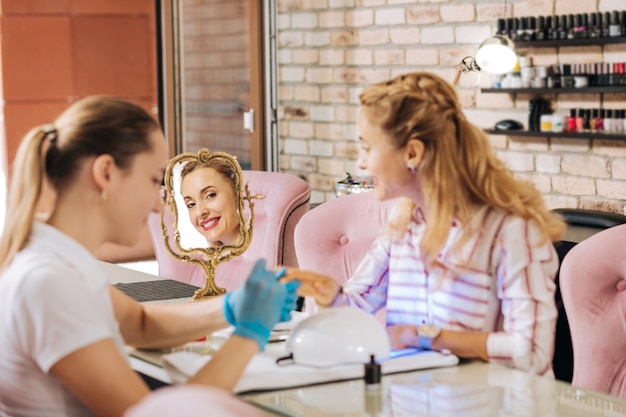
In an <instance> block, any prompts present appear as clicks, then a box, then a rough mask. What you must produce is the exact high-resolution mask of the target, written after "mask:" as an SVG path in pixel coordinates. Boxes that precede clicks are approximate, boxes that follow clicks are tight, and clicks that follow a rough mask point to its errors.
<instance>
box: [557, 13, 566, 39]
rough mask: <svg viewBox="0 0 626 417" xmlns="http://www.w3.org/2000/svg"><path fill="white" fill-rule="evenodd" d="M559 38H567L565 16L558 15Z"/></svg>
mask: <svg viewBox="0 0 626 417" xmlns="http://www.w3.org/2000/svg"><path fill="white" fill-rule="evenodd" d="M559 39H567V16H566V15H564V14H562V15H560V16H559Z"/></svg>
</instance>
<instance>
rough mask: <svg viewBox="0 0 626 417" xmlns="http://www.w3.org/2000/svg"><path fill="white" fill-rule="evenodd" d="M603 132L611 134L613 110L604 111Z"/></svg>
mask: <svg viewBox="0 0 626 417" xmlns="http://www.w3.org/2000/svg"><path fill="white" fill-rule="evenodd" d="M604 131H605V132H606V133H613V110H611V109H606V113H605V116H604Z"/></svg>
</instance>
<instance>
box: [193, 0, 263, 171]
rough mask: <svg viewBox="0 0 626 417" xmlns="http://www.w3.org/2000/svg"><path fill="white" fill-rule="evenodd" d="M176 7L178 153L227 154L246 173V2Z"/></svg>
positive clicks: (247, 86)
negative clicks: (181, 125)
mask: <svg viewBox="0 0 626 417" xmlns="http://www.w3.org/2000/svg"><path fill="white" fill-rule="evenodd" d="M181 7H182V11H181V15H182V19H183V22H182V25H183V34H182V35H183V43H184V59H183V71H184V83H185V85H184V97H185V103H184V105H185V107H184V111H185V132H184V139H185V140H184V151H186V152H196V151H197V150H198V149H200V148H202V147H208V148H209V149H211V150H219V151H222V152H228V153H231V154H233V155H237V157H238V158H239V161H240V162H241V163H242V165H244V167H247V165H249V164H250V162H249V161H250V158H251V156H250V144H249V140H248V139H247V138H248V136H249V135H248V134H247V132H246V131H244V130H243V129H242V119H243V111H244V110H248V108H249V106H250V102H249V101H250V100H249V91H250V89H249V83H250V71H249V65H250V62H249V56H250V54H249V48H250V42H249V31H248V27H247V25H248V22H249V17H248V14H249V11H248V0H230V1H228V2H225V1H219V2H217V1H213V2H206V1H187V2H183V3H182V6H181ZM246 164H247V165H246Z"/></svg>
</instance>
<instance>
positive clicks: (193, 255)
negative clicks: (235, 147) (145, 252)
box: [161, 148, 260, 299]
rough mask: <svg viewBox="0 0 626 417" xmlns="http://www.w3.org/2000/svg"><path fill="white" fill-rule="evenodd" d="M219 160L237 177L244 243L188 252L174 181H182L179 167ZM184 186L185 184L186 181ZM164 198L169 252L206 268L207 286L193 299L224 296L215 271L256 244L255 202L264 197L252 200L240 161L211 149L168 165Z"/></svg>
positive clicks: (181, 156) (162, 225)
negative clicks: (169, 218)
mask: <svg viewBox="0 0 626 417" xmlns="http://www.w3.org/2000/svg"><path fill="white" fill-rule="evenodd" d="M215 158H221V159H225V160H227V161H228V162H229V163H230V164H231V165H232V166H233V174H234V176H235V178H234V180H235V195H236V198H237V204H236V207H237V217H238V218H239V237H240V239H239V240H240V243H239V244H237V245H209V246H208V247H206V248H189V249H187V248H184V247H183V246H182V245H181V243H180V240H181V236H180V230H179V227H178V219H179V213H178V205H177V204H176V188H175V187H174V180H175V179H176V178H180V176H176V175H175V173H174V170H175V168H176V166H177V165H178V164H184V163H186V162H191V161H195V162H197V163H198V164H200V165H206V164H207V163H208V162H209V161H211V160H212V159H215ZM180 179H181V182H182V178H180ZM164 187H165V188H164V194H163V211H162V212H161V229H162V232H163V239H164V241H165V247H166V249H167V251H168V252H169V253H170V255H172V256H173V257H174V258H175V259H177V260H178V261H181V262H187V263H191V264H196V265H199V266H201V267H202V269H203V270H204V274H205V284H204V286H203V287H202V288H200V289H198V290H196V292H195V293H194V295H193V299H198V298H203V297H210V296H215V295H220V294H224V293H225V292H226V290H225V289H224V288H221V287H219V286H218V285H217V284H216V283H215V269H216V268H217V266H218V265H219V264H220V263H222V262H226V261H228V260H230V259H231V258H233V257H236V256H239V255H241V254H242V253H243V252H245V251H246V249H248V247H249V246H250V241H251V240H252V226H253V218H254V202H253V201H252V200H253V199H255V198H260V196H251V195H250V190H249V189H248V183H246V184H244V183H243V173H242V170H241V166H240V165H239V162H238V161H237V159H236V158H235V157H234V156H233V155H231V154H228V153H226V152H210V151H209V150H208V149H207V148H202V149H200V150H199V151H198V152H197V153H191V152H187V153H182V154H179V155H177V156H175V157H174V158H172V159H171V160H170V161H169V163H168V164H167V168H166V170H165V177H164ZM246 203H247V207H248V211H249V217H248V218H247V219H245V218H244V210H245V208H246ZM168 206H169V208H170V212H171V213H172V217H173V224H172V225H170V226H171V230H173V231H174V239H173V240H174V247H172V246H171V244H170V236H169V230H170V229H169V228H168V226H167V225H166V222H165V209H166V208H167V207H168Z"/></svg>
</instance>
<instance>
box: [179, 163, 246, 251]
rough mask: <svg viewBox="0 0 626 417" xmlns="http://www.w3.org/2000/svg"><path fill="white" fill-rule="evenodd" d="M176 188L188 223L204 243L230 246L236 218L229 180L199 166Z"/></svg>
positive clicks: (235, 235)
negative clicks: (189, 222)
mask: <svg viewBox="0 0 626 417" xmlns="http://www.w3.org/2000/svg"><path fill="white" fill-rule="evenodd" d="M180 188H181V193H182V195H183V199H184V201H185V206H186V207H187V210H188V212H189V219H190V220H191V224H193V225H194V227H195V228H196V229H197V230H198V231H199V232H200V233H201V234H202V235H203V236H204V237H205V238H206V240H207V241H208V242H209V243H214V242H218V241H219V242H222V244H224V245H234V244H235V243H236V242H237V238H238V237H239V217H238V215H237V199H236V196H235V191H234V190H233V185H232V181H231V180H230V179H229V178H227V177H225V176H224V175H223V174H221V173H219V172H218V171H217V170H215V169H213V168H209V167H202V168H198V169H196V170H194V171H192V172H190V173H189V174H187V175H186V176H185V177H184V178H183V179H182V182H181V185H180Z"/></svg>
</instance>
